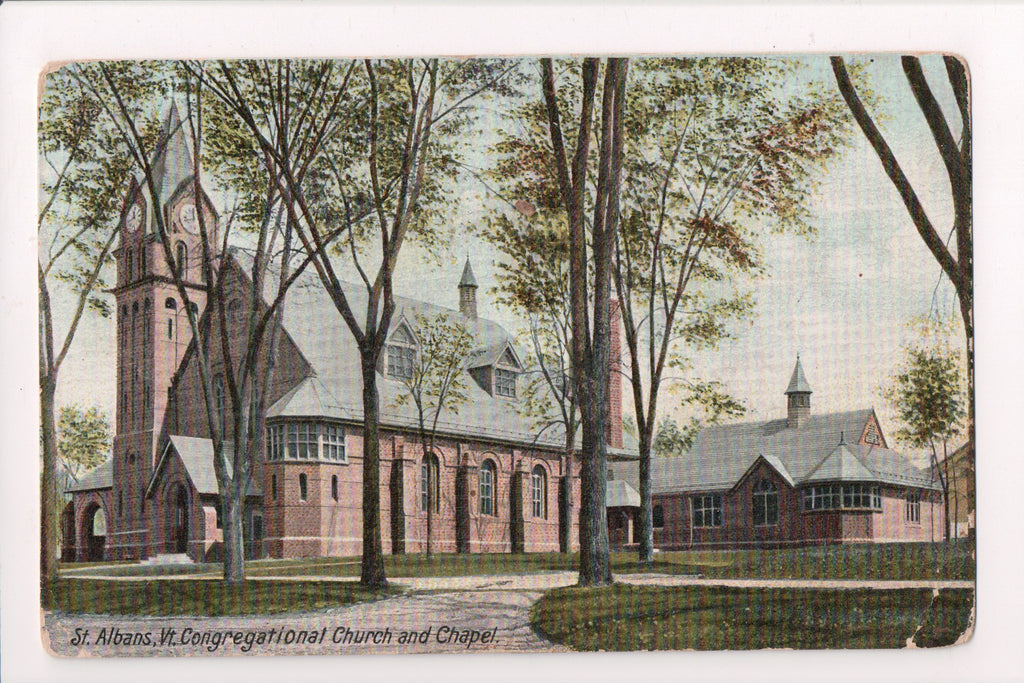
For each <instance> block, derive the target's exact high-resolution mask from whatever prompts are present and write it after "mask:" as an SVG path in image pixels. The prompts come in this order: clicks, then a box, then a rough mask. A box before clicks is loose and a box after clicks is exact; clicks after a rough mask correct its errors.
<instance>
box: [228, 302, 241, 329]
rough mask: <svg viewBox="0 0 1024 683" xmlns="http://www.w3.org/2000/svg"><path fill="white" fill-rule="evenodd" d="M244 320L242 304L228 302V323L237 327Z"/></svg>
mask: <svg viewBox="0 0 1024 683" xmlns="http://www.w3.org/2000/svg"><path fill="white" fill-rule="evenodd" d="M241 320H242V302H241V301H239V300H238V299H232V300H231V301H229V302H228V323H229V324H231V325H237V324H238V323H239V322H241Z"/></svg>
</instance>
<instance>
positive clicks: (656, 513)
mask: <svg viewBox="0 0 1024 683" xmlns="http://www.w3.org/2000/svg"><path fill="white" fill-rule="evenodd" d="M651 518H652V522H651V524H652V525H653V526H654V528H656V529H661V528H662V527H664V526H665V508H663V507H662V506H660V505H655V506H654V509H652V510H651Z"/></svg>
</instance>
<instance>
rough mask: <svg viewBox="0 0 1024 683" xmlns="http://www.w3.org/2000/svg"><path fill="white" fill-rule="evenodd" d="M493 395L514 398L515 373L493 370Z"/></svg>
mask: <svg viewBox="0 0 1024 683" xmlns="http://www.w3.org/2000/svg"><path fill="white" fill-rule="evenodd" d="M494 393H495V394H496V395H498V396H507V397H508V398H515V397H516V373H514V372H512V371H511V370H504V369H502V368H494Z"/></svg>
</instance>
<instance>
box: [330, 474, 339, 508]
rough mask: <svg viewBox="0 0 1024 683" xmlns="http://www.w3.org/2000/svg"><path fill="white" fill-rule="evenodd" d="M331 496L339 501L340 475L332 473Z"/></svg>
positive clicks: (335, 500)
mask: <svg viewBox="0 0 1024 683" xmlns="http://www.w3.org/2000/svg"><path fill="white" fill-rule="evenodd" d="M331 498H333V499H334V502H338V475H337V474H334V475H331Z"/></svg>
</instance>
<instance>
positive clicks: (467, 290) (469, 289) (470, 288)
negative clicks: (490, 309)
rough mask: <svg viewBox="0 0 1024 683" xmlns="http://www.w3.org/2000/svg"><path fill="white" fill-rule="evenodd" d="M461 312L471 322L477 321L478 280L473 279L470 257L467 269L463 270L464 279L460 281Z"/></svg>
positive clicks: (467, 260)
mask: <svg viewBox="0 0 1024 683" xmlns="http://www.w3.org/2000/svg"><path fill="white" fill-rule="evenodd" d="M459 312H460V313H462V315H464V316H465V317H466V318H468V319H469V320H476V278H475V277H473V268H472V267H471V266H470V265H469V257H468V256H467V257H466V267H465V268H463V269H462V279H461V280H459Z"/></svg>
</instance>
